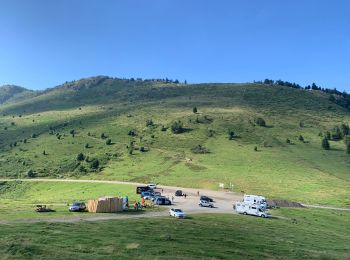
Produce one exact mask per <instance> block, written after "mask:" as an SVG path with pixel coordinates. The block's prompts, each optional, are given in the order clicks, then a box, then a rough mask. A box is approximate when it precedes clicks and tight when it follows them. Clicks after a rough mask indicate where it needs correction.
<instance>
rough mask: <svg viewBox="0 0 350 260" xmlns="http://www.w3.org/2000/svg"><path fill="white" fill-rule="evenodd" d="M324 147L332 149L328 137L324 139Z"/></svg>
mask: <svg viewBox="0 0 350 260" xmlns="http://www.w3.org/2000/svg"><path fill="white" fill-rule="evenodd" d="M322 148H323V149H325V150H329V149H331V147H330V145H329V142H328V139H327V138H326V137H325V138H323V139H322Z"/></svg>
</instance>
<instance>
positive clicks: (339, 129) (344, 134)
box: [322, 123, 350, 153]
mask: <svg viewBox="0 0 350 260" xmlns="http://www.w3.org/2000/svg"><path fill="white" fill-rule="evenodd" d="M349 134H350V127H349V125H348V124H345V123H342V124H340V125H339V126H335V127H334V128H333V129H332V131H331V132H330V131H327V132H326V133H325V135H324V137H323V139H322V148H323V149H325V150H330V149H331V147H330V144H329V140H332V141H340V140H344V143H345V145H346V152H347V153H350V138H349Z"/></svg>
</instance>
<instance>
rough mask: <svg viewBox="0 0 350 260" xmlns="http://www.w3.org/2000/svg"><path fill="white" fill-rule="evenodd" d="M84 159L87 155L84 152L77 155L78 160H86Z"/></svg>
mask: <svg viewBox="0 0 350 260" xmlns="http://www.w3.org/2000/svg"><path fill="white" fill-rule="evenodd" d="M84 159H85V156H84V154H83V153H79V154H78V155H77V161H84Z"/></svg>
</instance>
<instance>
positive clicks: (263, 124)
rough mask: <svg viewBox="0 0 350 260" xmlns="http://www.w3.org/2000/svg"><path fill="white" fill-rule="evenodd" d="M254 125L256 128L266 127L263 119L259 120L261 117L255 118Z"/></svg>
mask: <svg viewBox="0 0 350 260" xmlns="http://www.w3.org/2000/svg"><path fill="white" fill-rule="evenodd" d="M255 123H256V124H257V125H258V126H262V127H264V126H266V122H265V120H264V119H263V118H261V117H258V118H256V119H255Z"/></svg>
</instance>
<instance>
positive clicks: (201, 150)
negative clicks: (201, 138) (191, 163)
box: [191, 144, 209, 154]
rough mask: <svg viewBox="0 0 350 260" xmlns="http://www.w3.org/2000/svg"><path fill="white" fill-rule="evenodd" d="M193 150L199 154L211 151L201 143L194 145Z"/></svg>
mask: <svg viewBox="0 0 350 260" xmlns="http://www.w3.org/2000/svg"><path fill="white" fill-rule="evenodd" d="M191 151H192V152H193V153H197V154H204V153H209V150H208V149H207V148H205V147H204V146H201V145H200V144H199V145H197V146H196V147H193V148H192V149H191Z"/></svg>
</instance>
